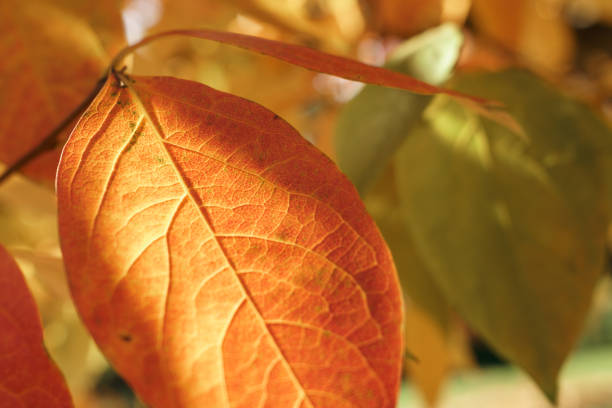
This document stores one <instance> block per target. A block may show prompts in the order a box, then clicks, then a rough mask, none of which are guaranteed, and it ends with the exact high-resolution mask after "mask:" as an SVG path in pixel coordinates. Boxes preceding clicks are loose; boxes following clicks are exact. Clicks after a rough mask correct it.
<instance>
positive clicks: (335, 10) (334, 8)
mask: <svg viewBox="0 0 612 408" xmlns="http://www.w3.org/2000/svg"><path fill="white" fill-rule="evenodd" d="M230 3H232V4H234V5H235V6H236V7H237V8H238V9H239V10H240V12H241V13H247V14H249V15H251V16H253V17H255V18H256V19H259V20H261V21H263V22H266V23H270V24H272V25H275V26H277V27H279V28H281V29H284V30H286V31H288V32H290V33H293V34H298V35H299V36H302V37H306V38H308V37H310V38H311V39H313V40H316V41H317V42H319V43H320V44H319V45H320V46H319V47H318V48H322V49H324V50H327V51H332V52H336V53H346V52H347V51H348V50H349V49H350V48H351V47H352V46H353V45H355V44H356V41H357V39H358V38H359V37H360V36H361V34H362V33H363V31H364V21H363V16H362V14H361V11H360V9H359V5H358V1H356V0H345V1H334V0H314V1H313V0H297V1H285V2H279V1H278V0H230Z"/></svg>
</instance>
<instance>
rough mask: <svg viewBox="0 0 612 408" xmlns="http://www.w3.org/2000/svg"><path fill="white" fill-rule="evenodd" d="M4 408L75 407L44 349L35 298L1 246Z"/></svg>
mask: <svg viewBox="0 0 612 408" xmlns="http://www.w3.org/2000/svg"><path fill="white" fill-rule="evenodd" d="M0 332H1V333H2V335H1V336H0V406H2V407H28V408H30V407H31V408H67V407H72V406H73V405H72V399H71V397H70V393H69V392H68V389H67V388H66V383H65V382H64V379H63V378H62V374H61V373H60V372H59V370H58V369H57V367H56V366H55V364H53V362H52V361H51V360H50V359H49V356H48V355H47V352H46V351H45V349H44V347H43V339H42V326H41V323H40V317H39V315H38V310H37V308H36V304H35V303H34V299H33V298H32V295H31V294H30V291H29V289H28V287H27V286H26V283H25V280H24V279H23V275H22V274H21V271H20V270H19V268H18V267H17V264H16V263H15V261H13V259H12V258H11V256H10V255H9V254H8V252H6V250H5V249H4V248H3V247H2V246H0Z"/></svg>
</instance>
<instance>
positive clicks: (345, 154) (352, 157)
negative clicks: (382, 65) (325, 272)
mask: <svg viewBox="0 0 612 408" xmlns="http://www.w3.org/2000/svg"><path fill="white" fill-rule="evenodd" d="M462 43H463V36H462V34H461V30H460V29H459V28H458V27H457V26H456V25H454V24H450V23H449V24H445V25H442V26H440V27H437V28H435V29H432V30H429V31H426V32H425V33H423V34H421V35H418V36H416V37H413V38H411V39H410V40H408V41H405V42H404V43H403V44H402V45H400V46H399V47H398V48H397V49H396V50H395V51H394V52H393V54H392V55H391V57H390V59H389V61H388V62H387V64H386V67H388V68H389V69H392V70H394V71H398V72H401V73H404V74H407V75H411V76H413V77H415V78H417V79H420V80H423V81H426V82H428V83H431V84H434V85H439V84H441V83H442V82H444V81H445V80H446V79H448V77H449V75H450V73H451V72H452V70H453V67H454V66H455V63H456V62H457V58H458V57H459V50H460V49H461V44H462ZM430 101H431V96H426V95H415V94H410V93H408V92H405V91H402V90H398V89H391V88H386V87H380V86H375V85H366V86H365V87H364V88H363V90H362V91H361V92H360V93H359V94H358V95H357V96H356V97H355V98H353V99H352V100H351V101H350V102H349V103H347V104H346V106H345V107H344V108H343V109H342V112H341V114H340V117H339V118H338V125H337V129H336V134H335V138H334V142H335V148H336V157H337V161H338V165H339V166H340V168H341V169H342V171H343V172H344V173H345V174H346V175H347V176H348V178H349V179H350V180H351V181H352V182H353V184H355V187H357V190H358V191H359V193H360V194H361V195H362V196H365V193H366V192H367V190H368V188H370V187H372V184H373V183H374V182H375V181H376V179H377V178H378V177H380V174H381V172H382V171H383V170H384V169H385V168H386V167H387V166H388V164H389V160H390V159H391V156H392V155H393V154H394V153H395V151H396V150H397V148H398V147H399V146H400V145H401V143H402V142H403V140H404V139H405V138H406V137H408V135H409V132H410V128H411V127H412V126H414V125H415V123H417V122H418V121H419V120H420V119H421V114H422V113H423V110H424V109H425V107H426V106H427V104H428V103H429V102H430Z"/></svg>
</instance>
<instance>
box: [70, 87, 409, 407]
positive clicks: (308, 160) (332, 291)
mask: <svg viewBox="0 0 612 408" xmlns="http://www.w3.org/2000/svg"><path fill="white" fill-rule="evenodd" d="M124 82H125V83H126V84H127V85H128V87H127V88H119V85H118V84H116V83H115V80H114V78H110V79H109V81H108V83H107V84H106V86H105V87H104V88H103V90H102V91H101V93H100V95H99V97H98V98H96V100H95V101H94V103H93V104H92V106H91V107H90V108H89V109H88V111H87V112H85V114H84V115H83V117H82V119H81V120H80V122H79V124H78V126H77V128H76V129H75V131H74V132H73V133H72V136H71V138H70V140H69V141H68V143H67V145H66V147H65V149H64V151H63V155H62V161H61V164H60V168H59V172H58V205H59V224H60V236H61V243H62V251H63V253H64V257H65V262H66V268H67V273H68V276H69V281H70V287H71V291H72V294H73V297H74V300H75V303H76V305H77V308H78V310H79V312H80V314H81V316H82V317H83V320H84V321H85V323H86V325H87V326H88V328H89V330H90V331H91V332H92V334H93V336H94V338H95V339H96V341H97V342H98V344H99V345H100V347H101V348H102V350H103V351H104V352H105V354H106V355H107V356H108V357H109V360H110V361H111V362H112V363H113V364H114V366H115V367H116V368H117V370H118V372H119V373H120V374H121V375H122V376H123V377H124V378H125V379H126V380H127V381H128V382H129V383H130V384H131V385H132V386H133V387H134V389H135V390H136V392H138V393H139V395H140V396H141V397H142V398H143V400H144V401H146V402H147V403H148V404H150V405H151V406H152V407H164V408H170V407H201V406H206V407H211V408H212V407H228V406H232V407H238V406H253V405H258V404H259V405H264V404H265V405H266V406H269V407H283V408H284V407H288V406H296V407H297V406H301V407H307V406H313V407H315V406H335V407H349V406H351V407H353V406H357V407H376V408H378V407H381V408H392V407H394V406H395V401H396V398H397V391H398V386H399V381H400V370H401V356H402V355H403V350H402V334H401V320H402V312H403V310H402V307H403V305H402V301H401V294H400V288H399V283H398V281H397V276H396V274H395V268H394V266H393V264H392V260H391V254H390V253H389V251H388V249H387V247H386V245H385V243H384V241H383V239H382V237H381V235H380V233H379V232H378V230H377V229H376V226H375V224H374V222H373V221H372V220H371V218H369V216H368V214H367V212H366V211H365V208H364V207H363V205H362V204H361V202H360V200H359V196H358V194H357V192H356V191H355V189H354V187H353V186H352V185H351V184H350V182H349V181H348V180H347V179H346V177H344V176H343V175H342V174H341V173H340V172H339V171H338V169H337V167H336V166H335V165H334V164H333V163H332V162H331V161H330V160H329V159H328V158H326V157H325V156H324V155H323V154H321V153H320V152H318V151H317V150H316V149H315V148H314V147H313V146H312V145H310V144H309V143H308V142H306V141H305V140H304V139H303V138H301V137H300V136H299V134H297V132H295V130H293V129H292V128H291V127H290V126H289V125H288V124H287V123H286V122H284V121H283V120H281V119H280V118H279V117H278V116H276V115H275V114H274V113H272V112H270V111H268V110H266V109H264V108H262V107H261V106H259V105H256V104H254V103H252V102H249V101H246V100H244V99H241V98H238V97H236V96H233V95H229V94H224V93H222V92H219V91H215V90H213V89H211V88H208V87H206V86H203V85H201V84H198V83H195V82H190V81H184V80H179V79H175V78H159V77H158V78H147V77H134V78H131V79H128V78H124Z"/></svg>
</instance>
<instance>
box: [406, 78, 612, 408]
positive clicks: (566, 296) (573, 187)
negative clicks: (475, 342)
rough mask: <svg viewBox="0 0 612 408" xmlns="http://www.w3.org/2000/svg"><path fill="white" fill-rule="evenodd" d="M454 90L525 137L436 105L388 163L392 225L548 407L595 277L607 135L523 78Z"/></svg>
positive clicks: (439, 101) (460, 84) (603, 219)
mask: <svg viewBox="0 0 612 408" xmlns="http://www.w3.org/2000/svg"><path fill="white" fill-rule="evenodd" d="M455 84H456V88H457V89H461V90H463V91H466V92H474V93H476V94H479V95H483V96H486V97H489V98H495V99H498V100H500V101H503V102H505V103H506V104H507V106H508V108H509V110H510V112H511V113H512V114H514V115H515V117H516V118H517V119H518V121H519V122H520V123H521V125H522V126H523V127H524V129H525V131H526V133H527V136H528V137H527V139H522V138H519V137H517V136H516V135H515V134H513V133H511V132H509V131H508V130H507V129H505V128H503V127H501V126H499V125H498V124H494V123H492V122H490V121H488V120H486V119H484V118H482V117H479V116H477V115H475V114H474V113H472V112H469V111H467V110H466V109H465V108H464V107H462V106H460V105H458V104H456V103H455V102H453V101H451V100H449V99H447V98H436V100H435V101H434V104H433V105H431V106H430V108H428V110H427V111H426V115H425V116H426V123H425V124H424V125H423V126H422V127H419V128H418V129H416V130H415V131H414V132H413V134H412V135H411V137H410V138H408V139H407V140H406V142H405V143H404V145H403V146H402V148H401V149H400V151H399V152H398V155H397V156H396V159H395V165H396V169H397V182H398V183H397V184H398V191H399V194H400V199H401V202H402V209H403V214H404V219H405V222H406V225H407V227H408V228H409V230H410V232H411V233H412V234H413V237H414V239H415V242H416V245H417V248H418V249H419V251H420V252H419V253H420V254H421V256H422V257H423V259H424V261H425V264H426V265H427V266H428V268H429V269H430V270H431V272H432V274H433V276H434V278H435V280H436V282H437V283H438V284H439V287H440V289H441V290H442V292H443V293H444V295H445V297H446V298H447V299H448V300H449V302H450V303H451V304H452V305H453V306H455V307H456V308H457V309H458V311H459V312H460V313H461V314H462V315H463V317H465V318H466V319H467V321H468V322H469V323H470V324H471V325H472V326H473V327H474V328H475V329H476V330H477V331H478V332H479V333H480V334H481V335H482V336H483V337H484V338H485V339H486V340H487V341H488V342H489V343H490V344H491V345H492V346H493V347H494V348H495V349H496V350H498V351H499V352H500V353H501V354H502V355H504V356H505V357H507V358H508V359H510V360H511V361H513V362H515V363H516V364H518V365H519V366H521V367H522V368H523V369H525V370H526V371H527V372H528V373H529V374H530V375H531V376H532V377H533V378H534V379H535V381H536V382H537V383H538V384H539V386H540V387H541V388H542V390H543V391H544V392H545V393H546V394H547V395H548V396H549V398H551V399H554V398H555V396H556V390H557V385H556V384H557V375H558V372H559V369H560V367H561V365H562V363H563V361H564V359H565V358H566V356H567V355H568V353H569V352H570V350H571V348H572V346H573V345H574V343H575V341H576V339H577V336H578V334H579V332H580V329H581V327H582V325H583V322H584V318H585V316H586V313H587V310H588V306H589V303H590V299H591V295H592V291H593V287H594V285H595V283H596V281H597V279H598V277H599V276H600V275H601V273H602V268H603V254H604V238H605V230H606V225H607V220H608V218H607V211H606V197H605V180H604V174H603V167H602V160H601V156H602V152H601V148H602V147H604V146H606V145H609V142H610V140H611V137H612V136H611V135H610V132H609V131H608V130H607V129H606V127H605V125H603V124H602V123H601V122H600V121H599V120H598V119H597V117H596V116H595V115H594V114H593V113H591V112H590V111H589V110H588V109H587V108H586V107H583V106H582V105H580V104H578V103H576V102H574V101H572V100H570V99H568V98H566V97H564V96H562V95H560V94H559V93H558V92H556V91H554V90H553V89H552V88H550V87H548V86H547V85H545V84H543V83H542V81H541V80H538V79H537V78H536V77H534V76H533V75H530V74H528V73H526V72H521V71H507V72H502V73H495V74H476V75H466V76H462V77H461V78H458V79H457V80H456V82H455Z"/></svg>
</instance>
